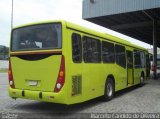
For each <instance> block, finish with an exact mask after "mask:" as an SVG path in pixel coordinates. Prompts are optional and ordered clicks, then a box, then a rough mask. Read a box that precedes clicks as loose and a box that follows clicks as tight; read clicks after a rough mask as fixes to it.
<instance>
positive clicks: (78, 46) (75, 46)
mask: <svg viewBox="0 0 160 119" xmlns="http://www.w3.org/2000/svg"><path fill="white" fill-rule="evenodd" d="M72 60H73V62H74V63H81V62H82V41H81V36H80V35H79V34H76V33H73V34H72Z"/></svg>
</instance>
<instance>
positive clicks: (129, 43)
mask: <svg viewBox="0 0 160 119" xmlns="http://www.w3.org/2000/svg"><path fill="white" fill-rule="evenodd" d="M65 22H66V26H67V27H69V28H72V29H75V30H78V31H81V32H84V31H85V33H88V34H92V35H94V36H98V37H101V38H104V39H109V40H110V41H113V42H117V43H120V44H123V45H128V46H130V47H135V48H137V49H140V50H147V49H145V48H143V47H140V46H137V45H135V44H132V43H131V42H129V41H127V40H124V39H121V38H119V37H116V36H113V35H111V34H108V33H102V32H99V31H96V30H92V29H89V28H86V27H82V26H79V25H77V24H74V23H71V22H68V21H65Z"/></svg>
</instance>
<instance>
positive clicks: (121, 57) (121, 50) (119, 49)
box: [115, 44, 126, 68]
mask: <svg viewBox="0 0 160 119" xmlns="http://www.w3.org/2000/svg"><path fill="white" fill-rule="evenodd" d="M115 52H116V63H117V64H118V65H120V66H121V67H123V68H126V55H125V47H124V46H120V45H117V44H116V45H115Z"/></svg>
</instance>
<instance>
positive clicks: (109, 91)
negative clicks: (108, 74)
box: [104, 78, 114, 101]
mask: <svg viewBox="0 0 160 119" xmlns="http://www.w3.org/2000/svg"><path fill="white" fill-rule="evenodd" d="M113 95H114V82H113V80H112V79H111V78H108V80H107V81H106V84H105V91H104V100H105V101H109V100H111V99H112V98H113Z"/></svg>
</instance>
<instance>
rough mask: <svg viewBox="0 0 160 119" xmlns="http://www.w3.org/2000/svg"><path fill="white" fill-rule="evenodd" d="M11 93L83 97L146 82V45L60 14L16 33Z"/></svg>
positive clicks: (69, 99) (108, 95) (107, 95)
mask: <svg viewBox="0 0 160 119" xmlns="http://www.w3.org/2000/svg"><path fill="white" fill-rule="evenodd" d="M10 44H11V45H10V62H9V71H8V76H9V88H8V90H9V96H10V97H12V98H13V99H17V98H24V99H31V100H40V101H46V102H54V103H61V104H67V105H69V104H75V103H81V102H84V101H87V100H90V99H93V98H96V97H100V96H103V99H104V100H106V101H107V100H111V99H112V97H113V95H114V93H115V92H116V91H119V90H122V89H124V88H127V87H131V86H134V85H137V84H142V83H143V82H144V81H145V80H147V77H148V76H149V71H148V70H149V58H148V52H147V50H146V49H144V48H141V47H138V46H136V45H133V44H131V43H130V42H128V41H125V40H123V39H120V38H118V37H115V36H112V35H109V34H106V33H101V32H97V31H94V30H90V29H87V28H84V27H81V26H79V25H75V24H73V23H70V22H67V21H63V20H56V21H47V22H41V23H33V24H27V25H23V26H20V27H16V28H14V29H13V30H12V33H11V43H10Z"/></svg>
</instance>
